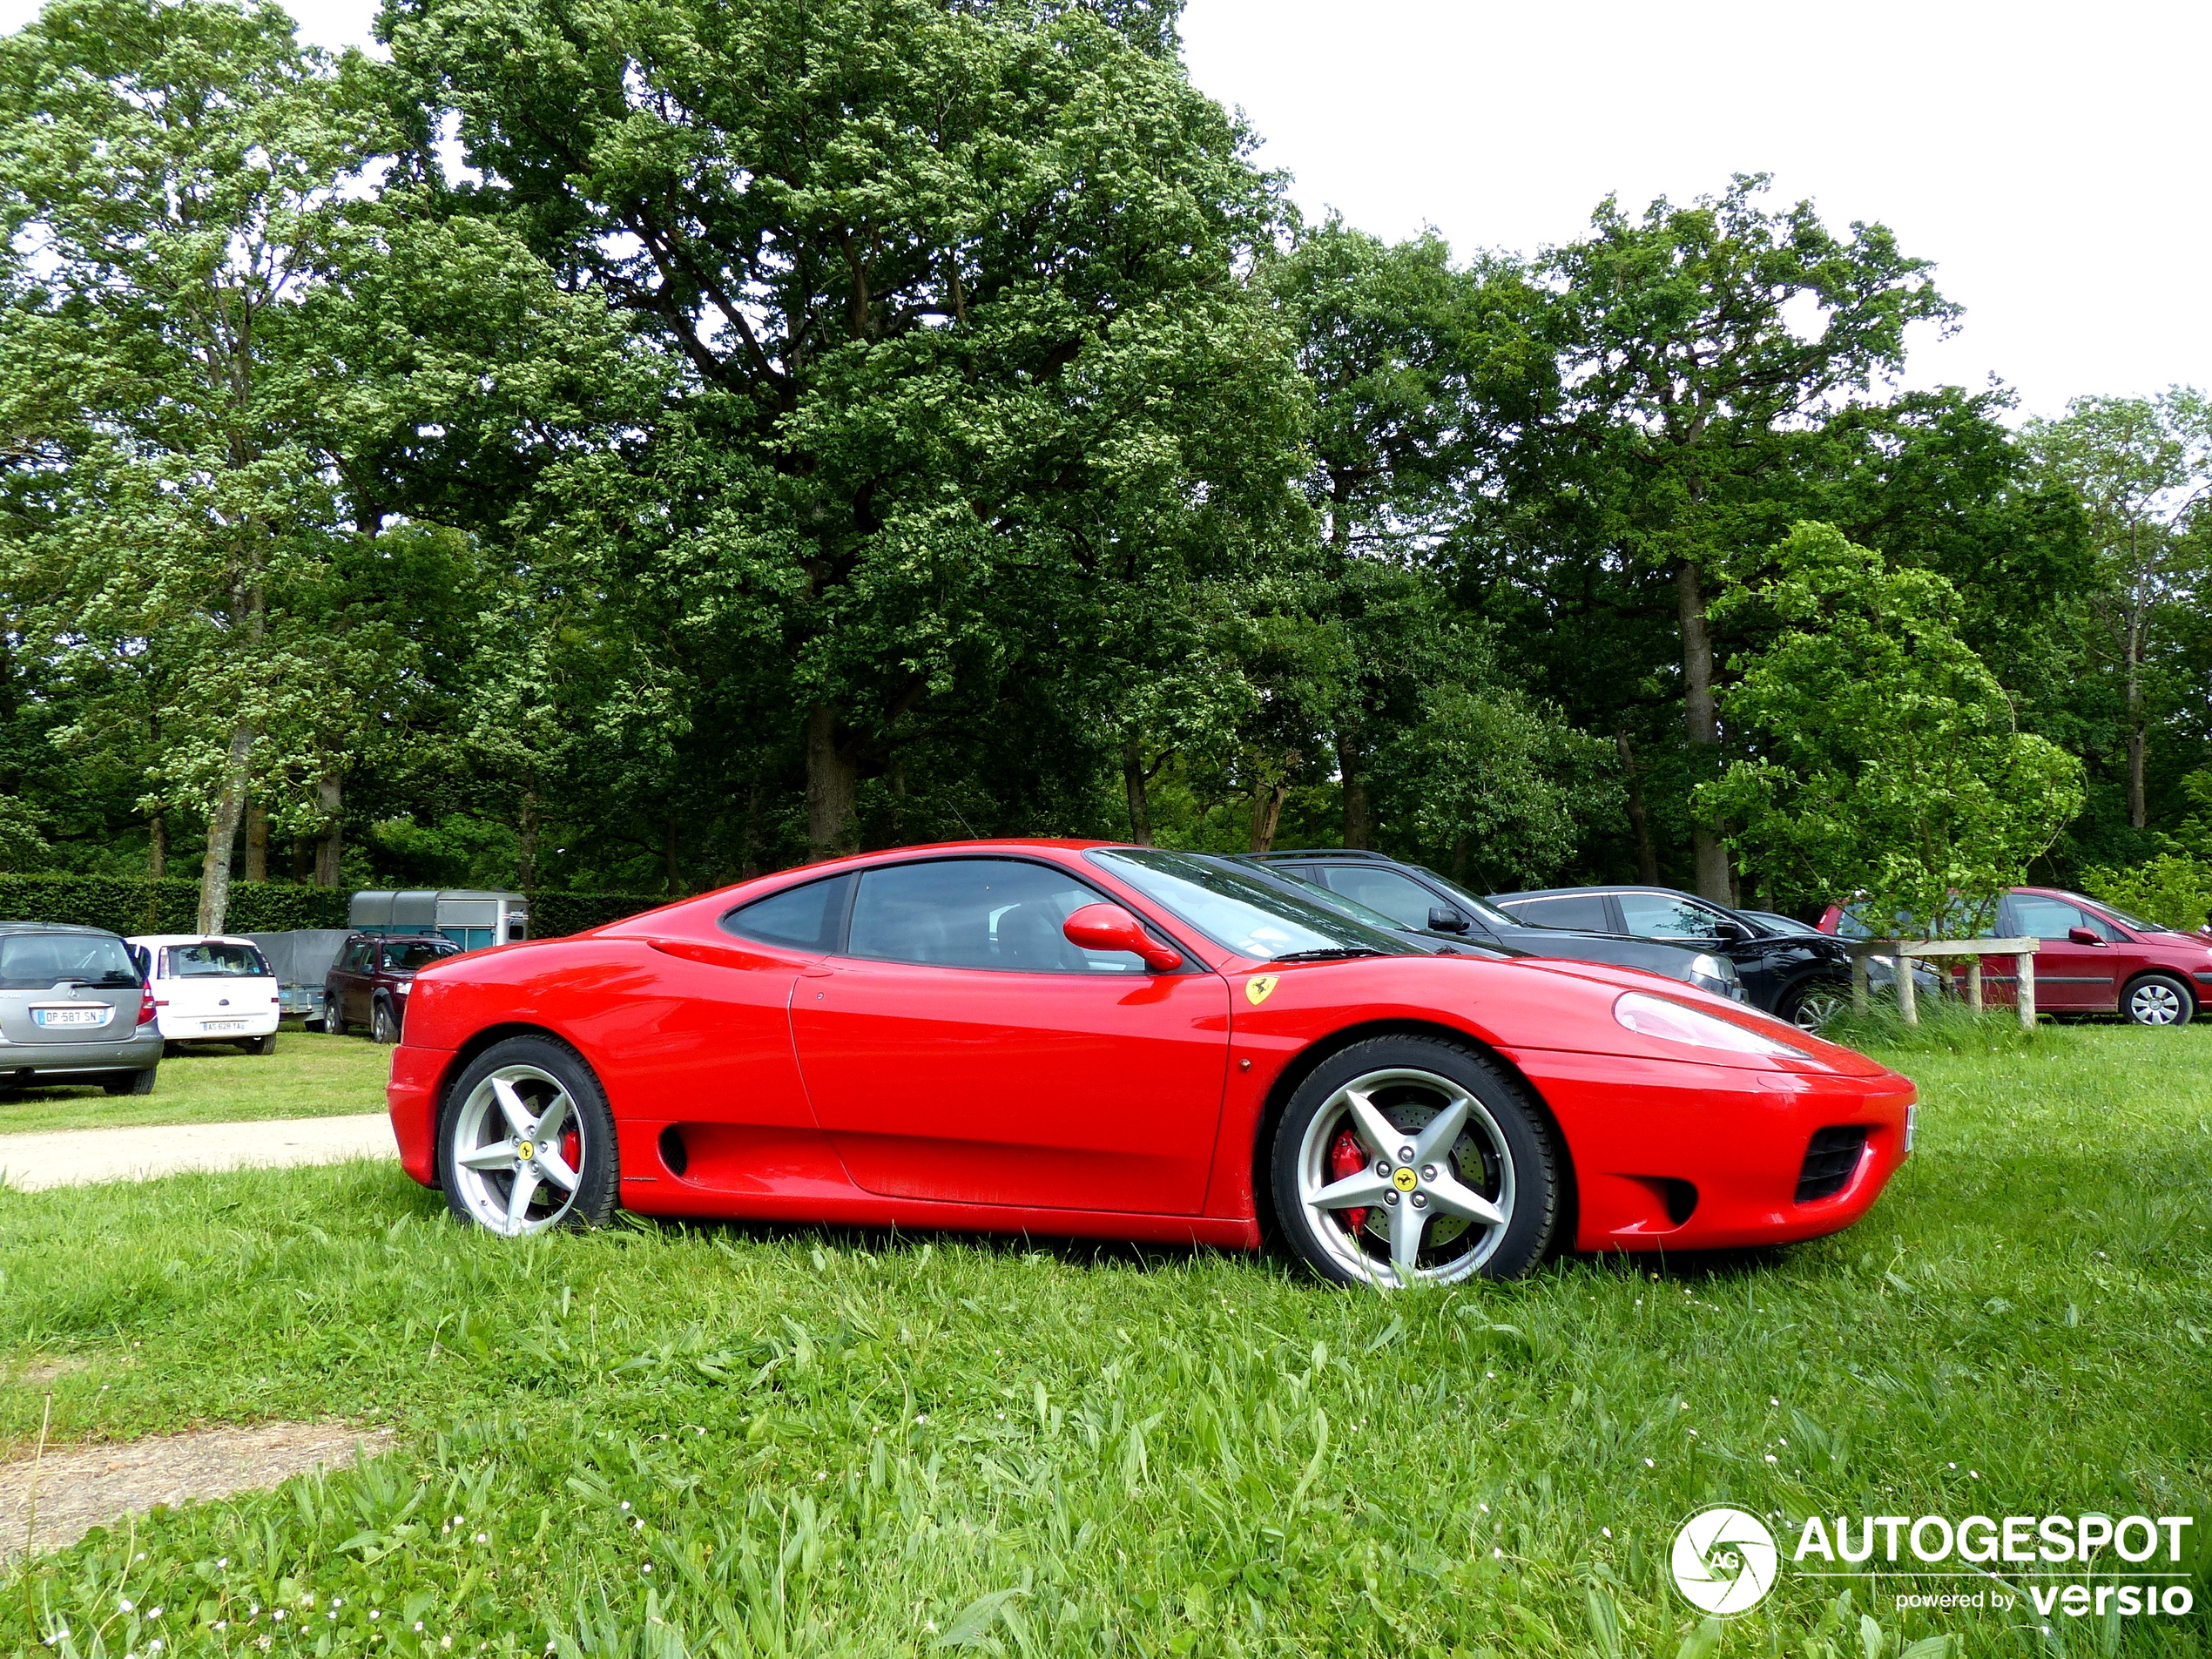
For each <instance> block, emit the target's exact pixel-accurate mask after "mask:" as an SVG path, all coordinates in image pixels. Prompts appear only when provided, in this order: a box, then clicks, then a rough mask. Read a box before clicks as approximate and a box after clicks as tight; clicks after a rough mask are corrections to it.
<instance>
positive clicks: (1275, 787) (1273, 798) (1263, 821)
mask: <svg viewBox="0 0 2212 1659" xmlns="http://www.w3.org/2000/svg"><path fill="white" fill-rule="evenodd" d="M1290 792H1291V786H1290V785H1288V784H1271V785H1270V786H1268V787H1267V788H1266V789H1264V790H1263V791H1261V792H1260V794H1259V797H1258V799H1257V800H1255V801H1254V802H1253V803H1252V836H1251V840H1252V851H1253V852H1255V853H1264V852H1266V851H1267V850H1268V848H1270V847H1271V846H1274V845H1275V826H1277V825H1278V824H1279V823H1281V822H1282V819H1283V799H1284V797H1285V796H1286V795H1288V794H1289V793H1290Z"/></svg>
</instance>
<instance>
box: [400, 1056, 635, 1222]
mask: <svg viewBox="0 0 2212 1659" xmlns="http://www.w3.org/2000/svg"><path fill="white" fill-rule="evenodd" d="M438 1174H439V1178H440V1180H441V1181H442V1183H443V1184H444V1187H445V1193H446V1204H447V1205H448V1208H450V1209H451V1210H452V1211H453V1213H454V1214H455V1215H456V1216H459V1217H461V1218H462V1220H464V1221H471V1222H474V1223H475V1224H477V1225H478V1226H480V1227H484V1228H488V1229H489V1230H490V1231H493V1232H496V1233H502V1234H504V1235H506V1236H507V1237H509V1238H519V1237H520V1236H521V1235H523V1234H524V1233H534V1232H543V1231H545V1230H546V1229H547V1228H549V1227H596V1226H598V1225H600V1224H603V1223H604V1222H605V1221H606V1219H607V1217H609V1216H610V1215H611V1214H612V1213H613V1212H614V1207H615V1193H616V1190H617V1182H618V1178H619V1174H620V1171H619V1170H618V1169H617V1162H616V1153H615V1123H614V1116H613V1114H612V1113H610V1111H609V1110H608V1109H607V1097H606V1096H605V1094H604V1091H602V1090H601V1089H600V1087H599V1080H598V1079H597V1077H594V1076H592V1075H591V1068H590V1067H589V1066H587V1065H585V1064H584V1063H583V1060H582V1059H581V1058H579V1057H578V1056H577V1054H576V1052H575V1051H574V1050H573V1049H569V1048H567V1047H565V1046H564V1045H563V1044H561V1043H558V1042H553V1041H552V1040H551V1039H550V1038H546V1037H509V1039H508V1040H507V1041H506V1042H500V1043H495V1044H494V1045H493V1046H492V1047H490V1048H489V1049H486V1050H485V1051H484V1052H483V1053H482V1055H478V1056H477V1058H476V1060H475V1063H474V1064H473V1065H471V1066H470V1067H469V1069H468V1070H466V1071H464V1072H462V1074H461V1078H460V1081H459V1082H455V1084H454V1086H453V1088H452V1089H451V1091H450V1092H449V1093H448V1095H447V1096H446V1104H445V1110H444V1112H443V1113H442V1117H441V1121H440V1123H439V1129H438Z"/></svg>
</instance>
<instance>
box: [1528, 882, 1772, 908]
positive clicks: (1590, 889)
mask: <svg viewBox="0 0 2212 1659" xmlns="http://www.w3.org/2000/svg"><path fill="white" fill-rule="evenodd" d="M1573 893H1663V894H1666V895H1667V896H1668V897H1669V898H1670V899H1695V900H1697V902H1698V903H1700V904H1709V905H1716V906H1718V907H1720V908H1721V909H1723V910H1732V909H1734V908H1735V907H1734V906H1733V905H1725V904H1722V903H1721V901H1720V900H1718V899H1708V898H1706V897H1705V896H1704V895H1703V894H1696V893H1692V892H1690V890H1689V888H1687V887H1645V886H1644V885H1643V884H1642V882H1640V881H1591V882H1585V883H1584V884H1583V885H1582V886H1581V887H1527V888H1523V889H1522V890H1521V892H1519V893H1494V894H1491V895H1490V901H1491V902H1492V903H1493V904H1501V903H1503V902H1504V901H1505V900H1507V899H1558V898H1564V897H1566V896H1567V895H1568V894H1573Z"/></svg>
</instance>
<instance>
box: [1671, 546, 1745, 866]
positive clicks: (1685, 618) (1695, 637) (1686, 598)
mask: <svg viewBox="0 0 2212 1659" xmlns="http://www.w3.org/2000/svg"><path fill="white" fill-rule="evenodd" d="M1675 602H1676V609H1677V610H1678V611H1679V613H1680V616H1681V620H1682V683H1683V725H1685V727H1686V728H1687V729H1688V732H1689V748H1690V753H1691V754H1692V756H1694V757H1696V759H1698V760H1700V761H1702V762H1703V765H1697V766H1695V767H1693V768H1692V770H1693V772H1694V773H1695V774H1696V775H1697V776H1698V777H1700V778H1701V779H1702V778H1703V776H1705V775H1707V774H1709V773H1710V772H1712V771H1713V770H1714V769H1715V768H1716V766H1717V765H1719V761H1720V745H1721V721H1720V711H1719V710H1718V708H1717V707H1716V705H1715V703H1714V701H1713V637H1712V633H1711V631H1710V630H1709V629H1708V628H1707V627H1706V624H1705V592H1704V588H1703V584H1702V583H1700V582H1699V581H1698V578H1697V566H1696V563H1695V562H1694V561H1692V560H1689V559H1682V560H1678V561H1677V562H1676V565H1675ZM1689 840H1690V851H1691V853H1692V854H1693V855H1694V857H1695V860H1696V869H1697V891H1698V893H1699V894H1700V895H1701V896H1702V897H1704V898H1707V899H1710V900H1713V901H1714V902H1716V904H1726V903H1728V902H1729V900H1730V897H1731V889H1732V888H1733V887H1734V883H1733V882H1732V881H1731V880H1730V876H1729V867H1728V848H1727V847H1726V846H1723V845H1722V843H1721V836H1720V830H1719V827H1718V826H1716V825H1711V824H1701V823H1699V822H1697V821H1696V819H1695V818H1694V817H1693V818H1692V819H1691V820H1690V829H1689Z"/></svg>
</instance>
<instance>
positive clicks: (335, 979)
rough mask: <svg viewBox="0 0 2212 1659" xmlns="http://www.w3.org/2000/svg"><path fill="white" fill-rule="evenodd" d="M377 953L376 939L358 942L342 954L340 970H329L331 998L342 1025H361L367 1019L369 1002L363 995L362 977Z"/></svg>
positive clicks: (358, 940) (349, 946)
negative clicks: (375, 952) (345, 1023)
mask: <svg viewBox="0 0 2212 1659" xmlns="http://www.w3.org/2000/svg"><path fill="white" fill-rule="evenodd" d="M375 949H376V941H374V940H373V939H356V940H355V941H354V942H353V943H352V944H350V945H348V946H347V947H346V948H345V949H344V950H343V951H341V952H340V953H339V956H338V966H337V967H335V968H332V969H331V970H330V995H331V999H332V1000H333V1001H334V1002H336V1003H337V1005H338V1017H339V1019H340V1020H341V1021H346V1022H354V1023H358V1022H361V1021H363V1020H366V1019H367V1018H368V1000H367V999H366V998H365V997H363V996H362V995H361V987H362V985H363V984H364V982H365V981H364V980H363V977H362V976H363V974H364V973H365V972H366V970H367V968H368V961H369V958H370V956H371V954H373V953H374V951H375Z"/></svg>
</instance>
